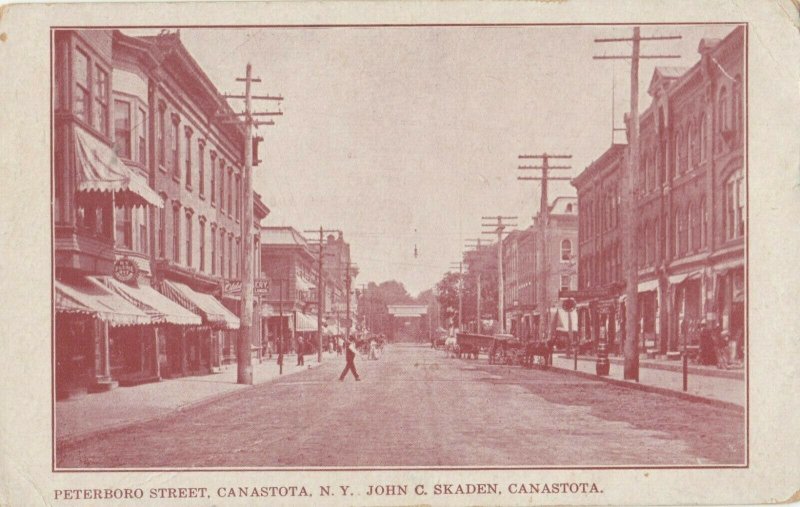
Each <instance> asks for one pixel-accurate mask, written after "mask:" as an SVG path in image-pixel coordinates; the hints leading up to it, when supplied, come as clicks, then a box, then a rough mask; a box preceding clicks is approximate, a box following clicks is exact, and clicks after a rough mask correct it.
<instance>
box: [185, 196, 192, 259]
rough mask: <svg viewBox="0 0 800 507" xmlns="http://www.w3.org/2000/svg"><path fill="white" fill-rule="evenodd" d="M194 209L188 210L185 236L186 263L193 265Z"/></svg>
mask: <svg viewBox="0 0 800 507" xmlns="http://www.w3.org/2000/svg"><path fill="white" fill-rule="evenodd" d="M192 228H193V227H192V211H191V210H189V209H187V210H186V230H185V231H184V238H185V240H186V265H187V266H189V267H192Z"/></svg>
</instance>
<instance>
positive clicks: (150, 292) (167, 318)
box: [92, 276, 203, 326]
mask: <svg viewBox="0 0 800 507" xmlns="http://www.w3.org/2000/svg"><path fill="white" fill-rule="evenodd" d="M92 279H93V281H95V282H96V283H99V284H102V285H103V286H104V287H107V288H109V289H111V290H112V291H114V292H116V293H117V294H119V295H120V296H122V297H123V298H124V299H125V300H127V301H128V302H129V303H132V304H134V305H136V307H137V308H139V309H140V310H142V311H143V312H145V313H146V314H148V315H150V318H151V319H152V321H153V323H154V324H160V323H166V324H177V325H181V326H192V325H194V326H199V325H200V324H202V323H203V320H202V319H201V318H200V316H199V315H197V314H194V313H192V312H190V311H189V310H187V309H186V308H184V307H183V306H181V305H179V304H178V303H176V302H175V301H173V300H171V299H169V298H168V297H166V296H164V295H163V294H161V293H160V292H158V291H157V290H155V289H154V288H152V287H151V286H149V285H144V284H141V285H137V286H133V285H128V284H126V283H122V282H120V281H117V280H115V279H113V278H111V277H110V276H102V277H93V278H92Z"/></svg>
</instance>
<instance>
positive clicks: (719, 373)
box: [559, 355, 745, 381]
mask: <svg viewBox="0 0 800 507" xmlns="http://www.w3.org/2000/svg"><path fill="white" fill-rule="evenodd" d="M559 357H561V358H562V359H569V360H572V359H573V358H574V356H566V355H559ZM578 361H589V362H595V361H597V358H596V357H592V356H578ZM609 361H610V362H611V363H612V364H619V365H621V364H623V363H624V361H622V360H619V359H616V358H609ZM639 368H647V369H650V370H662V371H672V372H682V371H683V367H682V366H681V365H680V364H674V365H673V364H659V363H647V364H645V363H642V362H639ZM689 374H691V375H701V376H704V377H718V378H727V379H731V380H740V381H744V380H745V377H744V370H706V369H701V368H697V367H696V366H689Z"/></svg>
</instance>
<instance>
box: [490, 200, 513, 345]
mask: <svg viewBox="0 0 800 507" xmlns="http://www.w3.org/2000/svg"><path fill="white" fill-rule="evenodd" d="M517 218H518V217H504V216H500V215H497V216H496V217H481V219H482V220H496V221H497V223H493V224H492V223H489V224H481V226H482V227H494V228H495V229H494V230H493V231H492V230H488V231H482V232H483V234H497V320H498V321H500V334H505V332H506V316H505V315H504V313H505V303H504V297H505V294H503V292H504V290H505V284H504V280H503V231H504V230H505V228H506V227H516V226H517V224H516V223H513V224H509V223H503V222H504V221H506V220H517Z"/></svg>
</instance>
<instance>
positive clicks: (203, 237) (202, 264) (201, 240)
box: [197, 216, 206, 272]
mask: <svg viewBox="0 0 800 507" xmlns="http://www.w3.org/2000/svg"><path fill="white" fill-rule="evenodd" d="M199 226H200V234H199V235H198V237H197V240H198V241H197V243H198V246H199V247H200V271H201V272H203V271H205V270H206V217H202V216H201V217H200V220H199Z"/></svg>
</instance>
